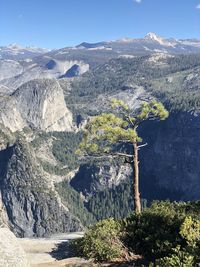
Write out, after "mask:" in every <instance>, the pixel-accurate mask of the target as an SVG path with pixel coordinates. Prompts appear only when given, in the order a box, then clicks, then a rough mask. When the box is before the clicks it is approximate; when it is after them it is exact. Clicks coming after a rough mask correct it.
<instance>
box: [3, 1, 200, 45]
mask: <svg viewBox="0 0 200 267" xmlns="http://www.w3.org/2000/svg"><path fill="white" fill-rule="evenodd" d="M198 7H199V8H198ZM151 31H153V32H156V33H157V34H159V35H161V36H164V37H175V38H198V39H200V0H0V45H7V44H10V43H18V44H21V45H24V46H30V45H35V46H39V47H46V48H59V47H65V46H72V45H76V44H79V43H81V42H83V41H86V42H98V41H103V40H114V39H119V38H122V37H131V38H135V37H142V36H144V35H145V34H146V33H148V32H151Z"/></svg>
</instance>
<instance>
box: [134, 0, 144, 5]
mask: <svg viewBox="0 0 200 267" xmlns="http://www.w3.org/2000/svg"><path fill="white" fill-rule="evenodd" d="M133 1H134V2H135V3H138V4H140V3H141V2H142V0H133Z"/></svg>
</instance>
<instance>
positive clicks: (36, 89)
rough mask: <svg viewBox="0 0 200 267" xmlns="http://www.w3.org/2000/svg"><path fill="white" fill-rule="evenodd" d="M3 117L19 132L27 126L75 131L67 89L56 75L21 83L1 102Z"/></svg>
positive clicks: (1, 118)
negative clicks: (65, 91)
mask: <svg viewBox="0 0 200 267" xmlns="http://www.w3.org/2000/svg"><path fill="white" fill-rule="evenodd" d="M1 107H2V112H1V115H0V121H1V122H2V124H3V125H4V126H5V127H7V128H9V129H10V130H11V131H13V132H15V131H17V130H22V129H23V128H24V127H32V128H34V129H38V130H43V131H71V130H72V129H73V125H72V114H71V112H70V111H69V110H68V109H67V107H66V104H65V100H64V94H63V90H62V88H61V87H60V85H59V83H58V82H57V81H56V80H53V79H37V80H33V81H30V82H27V83H25V84H24V85H22V86H21V87H19V88H18V89H17V90H16V91H15V92H14V93H13V94H12V95H11V96H10V97H6V98H5V99H4V101H2V102H1Z"/></svg>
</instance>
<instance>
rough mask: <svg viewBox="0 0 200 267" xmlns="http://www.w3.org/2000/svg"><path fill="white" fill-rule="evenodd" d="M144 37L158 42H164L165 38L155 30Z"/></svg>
mask: <svg viewBox="0 0 200 267" xmlns="http://www.w3.org/2000/svg"><path fill="white" fill-rule="evenodd" d="M144 38H145V39H148V40H152V41H156V42H159V43H163V38H162V37H160V36H158V35H157V34H156V33H154V32H149V33H147V35H146V36H145V37H144Z"/></svg>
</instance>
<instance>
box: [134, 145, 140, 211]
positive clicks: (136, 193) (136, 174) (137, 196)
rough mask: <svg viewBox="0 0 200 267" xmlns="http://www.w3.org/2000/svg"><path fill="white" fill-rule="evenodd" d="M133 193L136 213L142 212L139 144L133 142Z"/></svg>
mask: <svg viewBox="0 0 200 267" xmlns="http://www.w3.org/2000/svg"><path fill="white" fill-rule="evenodd" d="M133 154H134V157H133V194H134V210H135V212H136V213H141V200H140V192H139V161H138V146H137V143H134V144H133Z"/></svg>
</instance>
